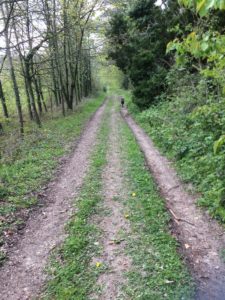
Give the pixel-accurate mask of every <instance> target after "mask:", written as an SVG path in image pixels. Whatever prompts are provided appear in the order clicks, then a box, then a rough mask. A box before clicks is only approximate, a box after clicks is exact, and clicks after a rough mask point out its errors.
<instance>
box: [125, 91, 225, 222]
mask: <svg viewBox="0 0 225 300" xmlns="http://www.w3.org/2000/svg"><path fill="white" fill-rule="evenodd" d="M196 93H197V92H196ZM127 99H128V107H129V110H130V112H131V113H132V115H133V116H134V118H135V119H136V121H137V123H138V124H139V125H140V126H141V127H142V128H143V129H144V130H145V131H146V132H147V133H148V134H149V136H150V137H151V138H152V140H153V141H154V143H155V145H156V146H157V147H158V148H159V149H160V151H161V152H162V153H163V154H164V155H166V156H167V157H168V158H169V159H170V160H172V161H173V162H174V165H175V167H176V170H177V172H178V174H179V176H180V177H181V179H182V180H183V182H184V183H191V184H192V186H193V187H194V190H195V191H196V192H198V193H200V195H201V196H200V199H199V202H198V203H199V205H201V206H203V207H205V208H207V210H208V211H209V213H210V214H211V215H212V216H213V217H215V218H217V219H218V220H220V221H221V222H225V205H224V203H225V200H224V197H225V196H224V195H225V194H224V189H225V180H224V178H225V172H224V170H225V147H223V148H222V149H221V151H220V152H219V153H218V154H217V155H215V154H214V153H213V145H214V142H215V141H216V140H218V138H219V137H220V136H221V135H222V134H224V131H225V113H224V111H225V101H224V100H223V99H222V100H220V101H219V102H218V101H217V99H216V100H215V99H212V98H209V99H207V98H204V99H200V96H199V95H198V94H197V95H192V93H190V94H188V92H187V93H184V94H182V95H178V96H177V97H175V96H174V97H173V98H172V99H166V98H165V99H163V101H161V102H159V103H158V104H157V105H153V106H152V107H150V108H149V109H148V110H145V111H143V112H140V111H139V110H138V109H137V108H136V107H135V105H134V104H132V102H131V97H130V96H129V97H128V98H127Z"/></svg>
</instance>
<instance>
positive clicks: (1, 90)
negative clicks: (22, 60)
mask: <svg viewBox="0 0 225 300" xmlns="http://www.w3.org/2000/svg"><path fill="white" fill-rule="evenodd" d="M0 98H1V103H2V109H3V113H4V116H5V117H6V118H9V113H8V108H7V105H6V101H5V95H4V92H3V88H2V82H1V80H0Z"/></svg>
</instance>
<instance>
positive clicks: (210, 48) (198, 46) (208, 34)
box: [167, 0, 225, 154]
mask: <svg viewBox="0 0 225 300" xmlns="http://www.w3.org/2000/svg"><path fill="white" fill-rule="evenodd" d="M178 1H179V4H180V5H182V6H185V7H186V8H189V9H192V10H194V11H195V12H197V13H198V14H199V16H200V18H201V19H202V18H204V17H207V15H208V14H209V13H210V11H211V10H216V9H219V10H225V0H178ZM171 51H175V52H176V55H175V57H176V63H177V65H180V66H181V65H182V66H184V65H186V64H187V63H188V62H189V61H190V57H192V58H193V62H192V67H194V68H195V69H197V70H198V71H199V72H200V74H202V75H203V76H204V77H205V78H207V79H209V78H210V79H212V80H214V81H215V82H216V83H217V84H218V85H219V86H220V88H221V92H222V96H224V94H225V76H224V75H225V34H221V33H219V32H217V31H214V30H212V29H209V30H207V31H205V30H204V29H203V28H202V26H195V27H194V28H193V30H192V32H191V33H189V34H188V35H187V36H185V37H183V38H181V39H178V38H176V39H175V40H173V41H171V42H169V44H168V45H167V53H169V52H171ZM224 144H225V135H222V136H221V137H220V138H219V140H217V141H216V142H215V144H214V153H215V154H216V153H218V152H219V151H220V149H221V148H222V146H223V145H224Z"/></svg>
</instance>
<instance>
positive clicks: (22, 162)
mask: <svg viewBox="0 0 225 300" xmlns="http://www.w3.org/2000/svg"><path fill="white" fill-rule="evenodd" d="M102 102H103V96H102V95H101V96H99V97H98V98H97V99H94V100H93V99H92V100H89V101H87V102H85V103H83V104H82V105H81V106H80V107H79V109H78V110H77V111H76V112H75V113H73V114H71V115H69V116H67V117H65V118H63V117H58V118H56V119H53V120H46V122H45V124H44V127H43V128H42V129H37V128H36V129H35V131H32V132H30V133H27V135H26V136H25V139H24V141H21V140H20V141H16V144H13V142H12V143H11V144H10V142H11V140H10V139H9V145H8V149H9V150H10V148H14V149H13V150H12V153H11V152H10V154H9V155H7V150H6V149H4V150H5V151H4V155H3V156H2V159H1V165H0V201H1V202H0V216H1V219H0V220H1V221H0V239H1V236H2V234H3V231H5V230H8V229H9V228H13V227H14V225H16V223H17V221H18V220H17V216H16V213H17V211H18V210H20V209H23V208H29V207H31V206H32V205H34V204H36V203H37V202H38V199H37V197H36V196H35V195H34V194H33V192H38V191H39V190H40V187H41V186H42V185H43V184H44V183H46V182H47V181H48V180H49V179H50V178H51V177H52V175H53V172H54V170H55V169H56V167H57V166H58V164H59V158H60V157H62V156H63V155H64V154H66V153H68V152H69V151H70V150H71V146H72V145H74V143H73V144H72V142H74V141H75V140H77V139H78V138H79V136H80V134H81V132H82V129H83V128H84V125H85V124H86V122H87V121H88V119H89V118H90V116H91V115H92V114H93V113H94V112H95V111H96V109H97V108H98V107H99V105H100V104H101V103H102ZM68 145H70V146H69V147H68Z"/></svg>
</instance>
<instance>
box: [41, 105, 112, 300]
mask: <svg viewBox="0 0 225 300" xmlns="http://www.w3.org/2000/svg"><path fill="white" fill-rule="evenodd" d="M109 107H110V105H108V106H107V110H109ZM108 117H109V116H108V115H106V117H105V118H104V120H103V123H102V126H101V129H100V132H99V134H98V139H97V146H96V147H95V149H94V152H93V153H92V156H91V165H90V170H89V172H88V174H87V176H86V178H85V182H84V185H83V187H82V189H81V192H80V195H79V197H78V199H76V202H75V206H76V210H77V213H76V214H75V215H74V216H73V217H72V220H71V221H70V222H69V224H68V225H67V233H68V238H67V239H66V240H65V242H64V244H63V245H62V247H61V248H60V249H59V250H57V251H56V253H55V255H54V257H53V258H52V263H51V265H50V268H49V272H50V274H51V276H52V280H51V281H49V283H48V285H47V288H46V292H45V295H44V296H43V298H44V299H57V300H64V299H68V300H70V299H71V300H72V299H74V300H75V299H76V300H86V299H87V297H88V295H89V293H90V292H91V291H93V290H94V285H95V283H96V280H97V277H98V275H99V273H100V272H101V271H102V268H104V266H102V267H100V268H97V267H96V266H91V259H92V257H93V256H94V255H96V253H98V251H99V246H98V245H97V244H96V243H95V242H96V241H97V240H98V238H99V229H97V228H96V226H94V225H92V224H91V222H90V217H91V216H92V215H94V214H96V213H98V211H97V210H98V207H97V205H98V204H99V202H100V201H101V200H102V195H101V189H102V170H103V168H104V166H105V164H106V150H107V139H108V131H109V127H108V125H107V118H108ZM94 253H95V254H94Z"/></svg>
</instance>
